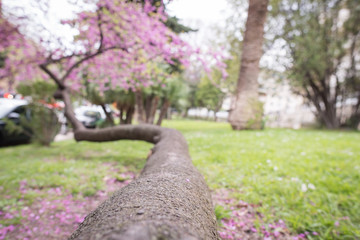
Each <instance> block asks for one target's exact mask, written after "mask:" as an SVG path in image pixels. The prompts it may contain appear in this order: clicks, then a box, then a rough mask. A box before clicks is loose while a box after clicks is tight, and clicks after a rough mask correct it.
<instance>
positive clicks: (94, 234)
mask: <svg viewBox="0 0 360 240" xmlns="http://www.w3.org/2000/svg"><path fill="white" fill-rule="evenodd" d="M62 95H63V99H64V102H65V103H66V105H65V115H66V116H67V118H68V120H69V121H70V122H71V123H72V125H73V126H74V137H75V139H76V140H77V141H93V142H104V141H116V140H122V139H128V140H142V141H146V142H150V143H154V144H155V146H154V148H153V149H152V150H151V154H150V156H149V157H148V159H147V163H146V165H145V167H144V169H143V171H142V172H141V174H140V176H139V177H138V178H137V179H136V180H134V181H133V182H131V183H130V184H129V185H127V186H126V187H124V188H122V189H120V190H119V191H118V192H116V193H114V194H113V195H112V196H111V197H110V198H109V199H108V200H106V201H105V202H104V203H102V204H101V205H100V206H99V207H98V208H97V209H96V210H95V211H93V212H91V213H90V214H89V215H88V216H87V217H86V218H85V220H84V222H83V223H81V224H80V226H79V228H78V229H77V230H76V231H75V232H74V233H73V234H72V235H71V236H70V238H69V239H71V240H72V239H86V240H88V239H90V240H91V239H109V240H110V239H119V240H122V239H123V240H151V239H169V240H170V239H174V240H175V239H187V240H192V239H219V236H218V233H217V222H216V217H215V214H214V209H213V205H212V201H211V195H210V192H209V189H208V187H207V185H206V183H205V180H204V178H203V177H202V175H201V174H200V173H199V172H198V171H197V169H196V168H195V167H194V165H193V164H192V161H191V158H190V156H189V152H188V146H187V143H186V140H185V139H184V137H183V136H182V135H181V133H180V132H178V131H176V130H173V129H167V128H162V127H159V126H154V125H148V124H141V125H137V126H133V125H123V126H115V127H110V128H104V129H95V130H90V129H86V128H85V127H84V126H83V125H82V124H81V123H80V122H79V121H78V120H77V119H76V117H75V114H74V113H73V111H72V107H71V102H70V97H69V94H68V92H67V91H66V90H65V89H64V90H62ZM165 112H166V111H165Z"/></svg>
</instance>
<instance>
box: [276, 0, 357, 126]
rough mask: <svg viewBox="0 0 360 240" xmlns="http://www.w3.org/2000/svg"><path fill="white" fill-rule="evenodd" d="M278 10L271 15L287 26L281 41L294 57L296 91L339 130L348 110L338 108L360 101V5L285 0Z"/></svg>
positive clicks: (291, 67) (352, 1)
mask: <svg viewBox="0 0 360 240" xmlns="http://www.w3.org/2000/svg"><path fill="white" fill-rule="evenodd" d="M272 6H273V9H272V11H271V14H270V15H271V16H272V17H273V18H275V22H276V23H277V25H278V28H279V27H281V28H282V29H277V32H276V37H275V41H278V42H277V43H276V44H278V45H279V44H281V45H282V46H283V48H284V49H287V52H288V56H286V57H287V58H290V59H291V62H290V63H289V61H287V64H286V65H287V66H286V67H287V68H288V73H289V74H288V77H289V79H290V80H291V83H292V85H293V88H294V90H295V92H297V93H299V94H301V95H303V96H304V97H305V98H306V99H307V100H308V101H309V102H311V103H312V104H314V106H315V107H316V110H317V113H318V116H319V120H320V121H321V123H323V124H325V125H326V126H327V127H337V126H339V121H340V119H341V116H340V115H341V112H342V110H340V109H338V111H337V114H334V112H335V111H336V108H339V107H338V106H339V105H342V106H344V102H345V100H346V99H349V98H355V99H357V101H358V102H359V103H360V87H359V86H360V84H359V83H360V71H359V68H358V66H359V63H360V60H359V58H356V57H355V56H356V55H357V53H358V52H359V49H360V38H359V34H360V27H359V20H360V17H359V15H360V9H359V1H358V0H340V1H337V0H325V1H321V0H283V1H276V2H274V3H273V4H272ZM283 40H285V41H283ZM351 111H352V112H353V113H352V114H348V116H346V117H347V118H350V117H351V116H352V115H353V116H354V115H358V114H360V113H359V111H360V110H359V108H358V109H356V107H355V105H354V107H353V109H351ZM342 118H344V116H342ZM359 121H360V120H359ZM355 125H356V124H355Z"/></svg>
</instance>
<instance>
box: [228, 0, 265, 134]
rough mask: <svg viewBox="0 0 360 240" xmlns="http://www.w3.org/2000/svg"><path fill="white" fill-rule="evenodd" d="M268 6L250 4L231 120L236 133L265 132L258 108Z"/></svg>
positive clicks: (259, 1) (255, 0)
mask: <svg viewBox="0 0 360 240" xmlns="http://www.w3.org/2000/svg"><path fill="white" fill-rule="evenodd" d="M268 2H269V0H250V1H249V10H248V18H247V21H246V30H245V37H244V42H243V51H242V57H241V67H240V74H239V79H238V82H237V93H236V99H235V103H234V109H232V110H231V112H230V116H229V122H230V124H231V126H232V128H233V129H234V130H241V129H248V128H251V129H261V121H262V119H261V115H262V113H261V112H259V109H258V107H256V106H254V105H257V104H258V101H259V100H258V98H259V96H258V82H257V79H258V75H259V61H260V58H261V55H262V43H263V35H264V24H265V20H266V14H267V6H268Z"/></svg>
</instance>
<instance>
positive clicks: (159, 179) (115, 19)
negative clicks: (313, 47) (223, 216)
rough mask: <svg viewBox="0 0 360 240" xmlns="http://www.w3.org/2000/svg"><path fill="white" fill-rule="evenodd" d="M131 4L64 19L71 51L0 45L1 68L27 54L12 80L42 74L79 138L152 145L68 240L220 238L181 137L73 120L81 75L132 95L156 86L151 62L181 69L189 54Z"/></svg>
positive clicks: (151, 12) (120, 1) (152, 15)
mask: <svg viewBox="0 0 360 240" xmlns="http://www.w3.org/2000/svg"><path fill="white" fill-rule="evenodd" d="M137 2H138V1H134V2H130V1H124V0H99V1H98V2H97V3H96V10H95V11H83V12H81V13H79V14H78V16H77V18H76V19H74V20H68V21H64V22H63V24H67V25H69V26H71V27H72V28H73V29H76V30H77V33H78V34H77V36H76V38H75V41H74V42H73V44H72V45H71V46H65V45H61V44H54V43H51V42H49V41H46V40H44V39H40V41H38V42H37V44H33V45H32V46H33V47H32V48H26V49H25V50H24V49H23V50H22V51H21V52H20V53H19V54H18V53H16V52H12V53H11V54H10V55H8V53H9V51H10V50H9V49H11V48H12V47H13V46H14V45H13V44H11V46H9V48H8V47H6V46H4V47H3V48H2V49H1V50H2V51H4V52H5V53H6V60H5V68H3V69H6V67H7V66H10V65H13V66H17V68H20V67H21V66H23V64H20V63H22V62H21V61H22V59H24V57H19V56H21V54H24V53H25V52H26V59H29V61H28V64H27V65H26V66H27V67H28V68H29V67H31V68H32V67H34V69H33V70H32V71H16V78H17V79H18V80H28V79H30V78H31V77H33V76H35V75H38V74H41V75H44V74H45V76H43V77H46V78H47V79H49V80H52V81H54V82H55V83H56V85H57V87H58V90H59V94H60V95H61V96H62V98H63V101H64V103H65V115H66V117H67V119H68V120H69V121H70V122H71V124H72V126H73V128H74V135H75V139H76V140H77V141H82V140H86V141H96V142H101V141H114V140H120V139H131V140H142V141H147V142H150V143H153V144H155V147H154V148H153V149H152V150H151V153H150V154H149V158H148V161H147V164H146V166H145V168H144V170H143V172H142V174H141V175H140V177H139V178H138V179H136V180H135V181H134V182H133V183H131V184H130V185H128V187H126V188H124V189H122V190H121V191H119V192H117V193H115V194H114V195H113V196H112V197H111V199H109V200H108V201H107V202H105V203H104V204H102V205H101V206H100V207H99V208H98V209H97V210H95V212H93V213H92V214H91V215H89V216H88V217H87V218H86V219H85V221H84V222H83V223H82V224H81V225H80V227H79V229H78V230H77V231H76V232H75V233H74V234H73V235H72V236H71V238H70V239H95V238H96V239H108V238H116V239H148V238H153V237H155V238H164V237H165V238H167V239H218V235H217V232H216V220H215V216H214V213H213V207H212V203H211V196H210V194H209V191H208V188H207V186H206V183H205V181H204V179H203V177H202V176H201V174H200V173H199V172H198V171H197V170H196V169H195V167H194V166H193V165H192V162H191V159H190V156H189V154H188V150H187V144H186V141H185V139H184V138H183V137H182V135H181V134H180V133H179V132H177V131H175V130H172V129H165V128H161V127H158V126H151V125H145V124H144V125H137V126H117V127H112V128H105V129H98V130H88V129H85V128H84V126H83V125H82V124H81V123H80V122H79V121H78V120H77V119H76V118H75V114H74V112H73V109H72V106H71V101H70V94H72V93H73V92H76V91H78V90H79V89H81V88H82V82H81V81H82V79H83V75H84V74H85V73H86V75H87V78H88V80H89V81H90V82H91V83H93V84H95V85H98V88H99V90H100V91H106V90H108V89H109V88H110V87H113V88H115V87H120V88H122V89H124V90H127V89H128V90H132V91H134V92H135V93H136V92H138V90H139V89H141V88H142V87H144V86H151V85H153V84H154V80H155V81H156V79H154V77H153V75H152V71H150V70H149V69H148V68H147V64H148V63H149V62H167V63H170V64H172V63H174V60H175V59H176V61H179V63H181V64H184V65H186V64H187V62H188V58H189V56H190V55H192V54H193V53H194V52H195V51H193V50H192V49H191V48H190V47H189V46H188V45H187V44H186V43H185V42H183V41H182V40H181V39H180V38H179V36H178V35H176V34H175V33H174V32H172V31H171V30H169V28H167V27H166V26H165V25H164V23H163V22H164V21H165V19H166V15H165V13H164V11H163V7H162V6H160V7H158V8H156V11H155V9H154V7H153V6H152V4H150V1H144V3H143V4H138V3H137ZM20 35H21V34H20ZM21 36H22V35H21ZM29 43H35V41H29ZM0 44H2V43H0ZM22 44H23V42H22ZM22 47H23V45H21V46H19V48H17V49H19V51H20V49H22ZM31 49H33V50H31ZM10 59H11V61H10ZM217 59H220V58H217ZM30 63H31V65H30ZM35 66H38V67H35ZM38 69H40V70H41V71H38ZM28 70H30V69H28ZM5 73H6V74H10V72H4V75H6V74H5ZM14 73H15V72H12V74H14ZM173 196H176V198H174V197H173ZM144 202H146V204H144ZM119 204H120V205H119ZM179 206H181V207H179ZM116 209H117V210H116ZM94 236H96V237H95V238H94Z"/></svg>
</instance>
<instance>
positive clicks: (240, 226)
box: [213, 189, 318, 240]
mask: <svg viewBox="0 0 360 240" xmlns="http://www.w3.org/2000/svg"><path fill="white" fill-rule="evenodd" d="M229 193H230V191H229V190H225V189H222V190H217V191H216V192H215V193H214V194H213V200H214V204H217V205H221V206H223V207H224V208H225V209H228V210H229V211H230V218H226V219H222V220H221V226H220V229H219V235H220V237H221V238H222V239H224V240H225V239H232V240H241V239H243V240H245V239H263V240H275V239H279V240H282V239H293V240H301V239H308V236H317V235H318V233H317V232H312V233H309V232H305V233H301V234H298V235H294V234H292V233H291V232H290V230H289V229H288V227H287V226H286V224H285V222H284V221H283V220H281V219H280V220H278V221H275V222H273V223H269V224H266V223H264V222H263V221H262V215H261V214H260V213H259V212H258V211H257V210H256V208H257V207H258V206H257V205H254V204H249V203H246V202H244V201H241V200H240V201H237V200H236V199H234V198H231V197H230V194H229ZM255 222H257V224H255ZM259 223H260V224H261V225H260V227H256V226H255V225H257V226H258V225H259Z"/></svg>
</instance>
